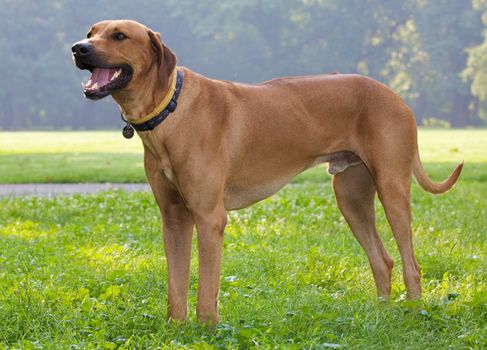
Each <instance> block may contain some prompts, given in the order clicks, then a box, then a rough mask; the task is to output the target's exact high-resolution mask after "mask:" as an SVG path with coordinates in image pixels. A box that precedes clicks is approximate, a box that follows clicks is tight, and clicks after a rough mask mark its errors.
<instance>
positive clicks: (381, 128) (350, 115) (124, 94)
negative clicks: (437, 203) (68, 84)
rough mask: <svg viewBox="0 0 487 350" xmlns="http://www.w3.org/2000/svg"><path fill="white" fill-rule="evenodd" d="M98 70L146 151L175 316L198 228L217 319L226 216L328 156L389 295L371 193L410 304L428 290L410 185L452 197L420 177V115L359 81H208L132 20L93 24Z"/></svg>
mask: <svg viewBox="0 0 487 350" xmlns="http://www.w3.org/2000/svg"><path fill="white" fill-rule="evenodd" d="M72 52H73V58H74V62H75V64H76V66H77V67H78V68H80V69H87V70H90V71H91V72H92V75H91V79H90V81H88V83H87V84H84V94H85V96H86V97H87V98H90V99H100V98H103V97H105V96H108V95H112V97H113V98H114V100H115V101H116V102H117V103H118V105H119V106H120V108H121V111H122V116H123V118H124V119H126V121H127V122H128V124H127V126H126V128H125V130H124V131H125V134H126V136H127V137H130V136H131V135H130V133H131V132H132V134H133V129H132V128H135V129H136V130H137V131H138V135H139V137H140V138H141V139H142V142H143V145H144V164H145V172H146V175H147V178H148V180H149V184H150V186H151V188H152V191H153V193H154V196H155V199H156V201H157V204H158V205H159V208H160V210H161V215H162V218H163V233H164V244H165V252H166V257H167V265H168V276H169V285H168V294H169V295H168V313H169V315H168V316H169V318H171V319H176V320H185V319H186V317H187V296H188V284H189V267H190V255H191V240H192V237H193V228H194V225H196V228H197V232H198V254H199V286H198V303H197V315H198V319H199V320H200V321H203V322H213V323H216V322H218V312H217V300H218V290H219V279H220V260H221V255H222V242H223V231H224V228H225V225H226V223H227V215H226V211H227V210H233V209H239V208H244V207H246V206H249V205H251V204H253V203H255V202H258V201H260V200H262V199H264V198H266V197H268V196H270V195H272V194H273V193H275V192H277V191H278V190H279V189H280V188H282V187H283V186H284V185H286V184H287V183H288V182H289V181H290V180H291V179H292V178H293V177H294V176H296V175H297V174H299V173H300V172H302V171H303V170H305V169H308V168H310V167H312V166H314V165H317V164H320V163H324V162H327V163H329V168H328V171H329V172H330V173H331V174H332V175H333V190H334V192H335V195H336V199H337V202H338V206H339V208H340V210H341V212H342V214H343V216H344V217H345V219H346V220H347V222H348V224H349V226H350V228H351V230H352V232H353V233H354V235H355V237H356V238H357V240H358V241H359V242H360V244H361V245H362V247H363V248H364V250H365V252H366V253H367V256H368V259H369V262H370V266H371V268H372V273H373V275H374V279H375V283H376V286H377V292H378V295H379V296H380V297H383V298H386V299H387V298H389V296H390V293H391V270H392V266H393V261H392V259H391V258H390V256H389V255H388V254H387V252H386V250H385V249H384V246H383V244H382V242H381V240H380V238H379V235H378V233H377V230H376V226H375V212H374V197H375V194H376V192H377V193H378V196H379V199H380V201H381V202H382V205H383V206H384V209H385V213H386V216H387V219H388V221H389V223H390V225H391V228H392V231H393V233H394V238H395V240H396V242H397V244H398V247H399V251H400V253H401V258H402V263H403V273H404V282H405V285H406V288H407V292H408V296H409V297H410V298H419V297H420V296H421V284H420V278H421V276H420V268H419V265H418V263H417V261H416V258H415V256H414V252H413V243H412V232H411V208H410V183H411V177H412V175H414V177H415V178H416V180H417V182H418V183H419V185H420V186H421V187H422V188H423V189H424V190H426V191H428V192H431V193H443V192H445V191H447V190H449V189H450V188H451V187H452V186H453V185H454V184H455V182H456V181H457V179H458V177H459V175H460V172H461V170H462V165H463V164H462V163H460V164H459V165H458V166H457V167H456V169H455V170H454V172H453V173H452V174H451V175H450V177H449V178H448V179H447V180H446V181H444V182H442V183H440V184H436V183H433V182H431V180H430V179H429V178H428V177H427V175H426V174H425V171H424V170H423V167H422V165H421V161H420V158H419V153H418V146H417V131H416V123H415V120H414V117H413V114H412V112H411V110H410V109H409V108H408V106H407V105H406V104H405V103H404V102H403V101H402V100H401V98H400V97H399V96H398V95H396V94H395V93H394V92H392V91H391V90H390V89H388V88H387V87H386V86H384V85H382V84H380V83H378V82H377V81H374V80H372V79H370V78H367V77H363V76H359V75H341V74H336V75H317V76H309V77H295V78H281V79H275V80H271V81H268V82H265V83H262V84H258V85H246V84H238V83H233V82H229V81H221V80H213V79H208V78H206V77H204V76H201V75H199V74H197V73H194V72H192V71H191V70H189V69H187V68H182V67H177V66H176V56H175V55H174V53H173V52H172V51H171V50H170V49H169V48H167V47H166V46H165V45H164V43H162V42H161V39H160V36H159V34H158V33H155V32H153V31H152V30H150V29H149V28H147V27H145V26H144V25H142V24H139V23H137V22H134V21H128V20H118V21H103V22H100V23H97V24H95V25H93V26H92V27H91V29H90V31H89V33H88V35H87V38H86V39H84V40H81V41H79V42H77V43H75V44H74V46H73V47H72Z"/></svg>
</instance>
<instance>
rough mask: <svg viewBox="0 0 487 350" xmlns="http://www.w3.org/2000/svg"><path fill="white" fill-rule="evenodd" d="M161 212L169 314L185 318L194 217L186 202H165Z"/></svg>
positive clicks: (180, 318) (170, 317)
mask: <svg viewBox="0 0 487 350" xmlns="http://www.w3.org/2000/svg"><path fill="white" fill-rule="evenodd" d="M161 214H162V218H163V236H164V249H165V253H166V259H167V274H168V318H169V319H171V320H177V321H185V320H186V318H187V316H188V288H189V270H190V260H191V246H192V245H191V242H192V238H193V228H194V223H193V218H192V216H191V215H190V213H189V212H188V210H187V209H186V207H185V206H184V205H183V204H171V205H165V206H163V207H162V208H161Z"/></svg>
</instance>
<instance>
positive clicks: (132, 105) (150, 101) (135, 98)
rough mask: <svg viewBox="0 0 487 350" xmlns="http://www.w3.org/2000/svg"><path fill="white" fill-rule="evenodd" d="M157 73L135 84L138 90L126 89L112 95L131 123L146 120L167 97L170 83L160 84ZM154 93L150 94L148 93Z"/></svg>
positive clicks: (152, 73)
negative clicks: (145, 117)
mask: <svg viewBox="0 0 487 350" xmlns="http://www.w3.org/2000/svg"><path fill="white" fill-rule="evenodd" d="M158 78H159V77H158V75H157V72H156V71H154V72H150V73H149V74H148V75H147V77H145V78H144V79H142V80H141V81H140V82H136V83H137V84H134V85H135V86H137V87H136V88H132V89H131V88H126V89H123V90H122V91H117V92H115V93H113V94H112V97H113V99H114V100H115V102H116V103H117V104H118V105H119V106H120V109H121V110H122V113H123V115H124V117H125V119H127V120H128V121H130V122H137V120H139V119H142V118H144V116H146V115H148V114H149V113H151V112H152V111H153V110H154V109H155V108H156V107H157V106H158V105H159V104H160V102H161V101H162V99H163V98H164V96H166V94H167V92H168V89H169V88H170V86H169V83H168V82H167V81H166V82H160V81H159V79H158ZM149 91H150V92H152V93H148V92H149Z"/></svg>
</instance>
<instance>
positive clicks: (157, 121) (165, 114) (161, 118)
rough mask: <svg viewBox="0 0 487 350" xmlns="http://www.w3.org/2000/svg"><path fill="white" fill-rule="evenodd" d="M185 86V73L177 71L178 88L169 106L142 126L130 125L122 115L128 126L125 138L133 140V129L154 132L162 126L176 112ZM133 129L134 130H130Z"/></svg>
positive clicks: (124, 133)
mask: <svg viewBox="0 0 487 350" xmlns="http://www.w3.org/2000/svg"><path fill="white" fill-rule="evenodd" d="M182 86H183V72H181V70H179V69H177V77H176V88H175V90H174V94H173V96H172V98H171V100H170V101H169V103H168V104H167V106H166V107H165V108H164V109H163V110H162V111H160V112H159V114H157V115H156V116H154V117H152V118H151V119H149V120H147V121H145V122H143V123H141V124H135V123H130V122H128V121H127V120H126V119H125V118H124V116H123V114H120V117H121V118H122V120H123V121H124V122H126V123H127V125H126V126H125V127H124V128H123V136H124V137H126V138H131V137H132V136H133V129H135V130H137V131H149V130H153V129H154V128H155V127H156V126H158V125H159V124H161V123H162V122H163V121H164V120H165V119H166V118H167V117H168V116H169V114H171V113H172V112H174V111H175V110H176V107H177V106H178V103H177V101H178V97H179V93H180V92H181V88H182ZM128 129H132V130H130V131H129V130H128Z"/></svg>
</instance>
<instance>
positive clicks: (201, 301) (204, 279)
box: [195, 204, 227, 324]
mask: <svg viewBox="0 0 487 350" xmlns="http://www.w3.org/2000/svg"><path fill="white" fill-rule="evenodd" d="M195 221H196V229H197V231H198V257H199V276H198V304H197V307H196V313H197V316H198V320H199V321H200V322H205V323H207V322H209V323H214V324H216V323H218V321H219V319H218V310H217V308H218V290H219V288H220V264H221V257H222V249H223V231H224V229H225V225H226V223H227V214H226V212H225V209H224V208H223V204H222V205H221V206H218V207H217V208H215V209H214V210H212V211H210V212H207V213H204V214H199V215H197V216H196V217H195Z"/></svg>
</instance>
